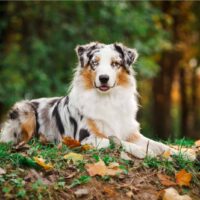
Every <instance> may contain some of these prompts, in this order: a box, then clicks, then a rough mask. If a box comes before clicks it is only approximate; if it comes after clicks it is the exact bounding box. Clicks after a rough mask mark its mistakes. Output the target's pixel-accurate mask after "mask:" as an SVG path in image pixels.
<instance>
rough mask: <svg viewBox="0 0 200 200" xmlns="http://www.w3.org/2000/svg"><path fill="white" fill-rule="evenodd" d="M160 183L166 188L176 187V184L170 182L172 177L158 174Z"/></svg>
mask: <svg viewBox="0 0 200 200" xmlns="http://www.w3.org/2000/svg"><path fill="white" fill-rule="evenodd" d="M157 176H158V179H159V181H160V182H161V184H162V185H164V186H173V185H176V183H175V182H173V181H172V180H170V179H171V178H170V176H167V175H164V174H157Z"/></svg>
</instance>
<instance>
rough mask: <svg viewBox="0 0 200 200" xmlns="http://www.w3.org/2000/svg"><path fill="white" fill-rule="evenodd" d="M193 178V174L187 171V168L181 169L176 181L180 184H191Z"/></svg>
mask: <svg viewBox="0 0 200 200" xmlns="http://www.w3.org/2000/svg"><path fill="white" fill-rule="evenodd" d="M191 179H192V174H190V173H188V172H186V171H185V169H182V170H180V171H179V172H178V173H176V183H177V184H178V185H180V186H183V185H184V186H189V185H190V181H191Z"/></svg>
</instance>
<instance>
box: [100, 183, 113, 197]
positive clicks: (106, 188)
mask: <svg viewBox="0 0 200 200" xmlns="http://www.w3.org/2000/svg"><path fill="white" fill-rule="evenodd" d="M103 191H104V192H105V193H106V194H107V195H108V196H110V197H114V196H115V194H116V191H115V189H114V187H112V186H108V185H107V186H104V187H103Z"/></svg>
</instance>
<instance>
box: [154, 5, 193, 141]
mask: <svg viewBox="0 0 200 200" xmlns="http://www.w3.org/2000/svg"><path fill="white" fill-rule="evenodd" d="M158 4H159V6H160V8H161V10H162V11H163V13H164V15H166V16H171V17H172V19H171V20H172V24H167V23H166V22H163V27H164V29H166V30H168V31H170V30H171V32H170V33H171V41H172V45H173V46H172V48H171V49H170V50H168V51H165V52H163V53H162V55H161V58H160V62H159V64H160V73H159V74H158V76H157V77H156V78H154V80H153V92H154V104H153V113H154V129H155V132H156V135H157V136H159V138H163V139H167V138H169V136H172V135H171V134H172V133H173V132H172V118H171V104H172V101H171V90H172V83H173V81H174V77H175V75H176V73H177V72H178V70H179V69H181V71H182V72H181V74H180V75H181V86H182V87H181V95H182V102H181V107H182V108H183V109H182V117H181V125H182V126H183V128H182V131H183V129H184V130H185V131H187V130H188V129H187V128H188V124H187V123H186V121H187V122H188V113H189V112H188V109H189V108H188V103H187V102H188V99H187V95H186V93H185V92H186V91H185V89H186V88H187V87H185V85H186V83H185V77H184V75H185V74H184V73H185V72H184V68H182V66H180V65H181V64H182V60H183V57H184V56H185V52H184V51H185V50H186V49H187V48H185V46H184V47H183V45H184V42H185V41H184V40H185V36H186V35H187V33H188V32H187V31H188V29H187V28H188V27H186V24H187V22H188V16H189V15H190V7H191V5H192V3H191V2H185V1H182V2H172V1H167V2H159V3H158ZM187 12H189V13H187ZM187 36H188V35H187ZM187 58H188V56H187ZM185 61H186V60H185ZM187 61H188V60H187ZM186 126H187V127H186ZM185 131H184V134H186V132H185Z"/></svg>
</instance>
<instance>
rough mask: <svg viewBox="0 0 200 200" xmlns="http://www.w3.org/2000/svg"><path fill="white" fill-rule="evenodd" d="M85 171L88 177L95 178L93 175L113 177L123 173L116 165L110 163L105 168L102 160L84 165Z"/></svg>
mask: <svg viewBox="0 0 200 200" xmlns="http://www.w3.org/2000/svg"><path fill="white" fill-rule="evenodd" d="M86 169H87V171H88V173H89V175H90V176H95V175H100V176H105V175H109V176H115V175H117V174H119V173H121V172H123V170H122V169H120V168H119V164H118V163H110V165H109V166H106V165H105V163H104V162H103V161H102V160H100V161H99V162H97V163H93V164H86Z"/></svg>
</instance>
